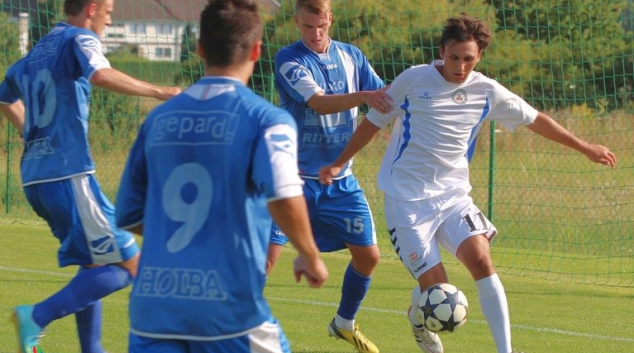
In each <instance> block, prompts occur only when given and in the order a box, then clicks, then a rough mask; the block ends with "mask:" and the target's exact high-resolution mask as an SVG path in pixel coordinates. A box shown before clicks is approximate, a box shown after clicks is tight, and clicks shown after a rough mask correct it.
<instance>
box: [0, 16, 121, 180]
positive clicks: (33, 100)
mask: <svg viewBox="0 0 634 353" xmlns="http://www.w3.org/2000/svg"><path fill="white" fill-rule="evenodd" d="M103 68H110V63H109V62H108V60H107V59H106V58H105V57H104V56H103V53H102V51H101V42H100V41H99V37H97V35H96V34H95V33H94V32H92V31H89V30H87V29H83V28H78V27H74V26H71V25H69V24H66V23H59V24H57V25H56V26H55V27H54V28H53V30H52V31H51V32H50V33H49V34H48V35H46V36H45V37H44V38H42V39H41V40H40V41H39V42H38V43H37V45H35V46H34V47H33V49H32V50H31V51H30V52H29V54H28V55H27V56H26V57H24V58H22V59H21V60H19V61H18V62H17V63H16V64H15V65H13V66H12V67H11V68H10V69H9V70H8V72H7V74H6V78H5V80H4V82H3V83H2V85H0V103H5V104H10V103H14V102H16V101H17V100H18V99H22V100H23V102H24V105H25V108H26V117H25V120H24V131H23V133H24V152H23V155H22V164H21V169H22V173H21V174H22V183H23V184H24V185H29V184H33V183H37V182H46V181H53V180H60V179H65V178H68V177H71V176H73V175H78V174H82V173H92V172H94V169H95V165H94V162H93V159H92V156H91V154H90V148H89V147H88V108H89V101H90V88H91V85H90V82H89V81H90V78H91V77H92V75H93V74H94V73H95V72H96V71H97V70H100V69H103ZM122 118H126V117H122Z"/></svg>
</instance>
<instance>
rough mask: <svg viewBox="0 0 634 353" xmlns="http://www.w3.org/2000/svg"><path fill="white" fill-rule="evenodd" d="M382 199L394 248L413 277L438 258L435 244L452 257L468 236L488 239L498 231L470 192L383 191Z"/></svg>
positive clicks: (436, 261) (438, 253) (439, 260)
mask: <svg viewBox="0 0 634 353" xmlns="http://www.w3.org/2000/svg"><path fill="white" fill-rule="evenodd" d="M384 202H385V219H386V222H387V228H388V231H389V233H390V239H391V241H392V244H393V245H394V250H396V254H397V255H398V256H399V258H400V259H401V262H403V265H405V267H406V268H407V269H408V270H409V271H410V273H411V274H412V276H413V277H414V278H416V279H418V277H420V276H421V275H422V274H423V273H425V272H426V271H427V270H429V269H430V268H432V267H434V266H436V265H438V264H439V263H440V262H441V258H440V249H439V248H438V245H440V246H442V247H443V248H444V249H445V250H447V251H448V252H449V253H450V254H452V255H453V256H454V257H455V256H456V251H458V247H459V246H460V244H462V242H463V241H465V240H467V239H468V238H470V237H472V236H474V235H480V234H483V235H485V236H486V237H487V238H488V239H489V241H491V240H493V237H495V235H496V233H497V230H496V229H495V226H494V225H493V224H491V222H490V221H489V220H488V219H487V218H486V217H485V216H484V214H483V213H482V212H481V211H480V209H478V207H477V206H476V205H475V204H474V203H473V199H471V197H469V195H465V194H461V195H459V196H455V195H441V196H439V197H436V198H432V199H426V200H420V201H402V200H397V199H394V198H391V197H390V196H388V195H385V201H384Z"/></svg>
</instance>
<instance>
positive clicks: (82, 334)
mask: <svg viewBox="0 0 634 353" xmlns="http://www.w3.org/2000/svg"><path fill="white" fill-rule="evenodd" d="M86 271H88V269H87V268H84V267H82V266H79V271H77V274H80V273H82V272H86ZM75 322H76V323H77V334H78V335H79V346H80V347H81V352H82V353H103V347H102V346H101V300H97V301H96V302H94V303H93V304H92V305H89V306H87V307H86V308H85V309H83V310H79V311H78V312H76V313H75Z"/></svg>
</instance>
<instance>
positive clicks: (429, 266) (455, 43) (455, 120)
mask: <svg viewBox="0 0 634 353" xmlns="http://www.w3.org/2000/svg"><path fill="white" fill-rule="evenodd" d="M490 39H491V33H490V30H489V28H488V27H487V25H486V23H485V22H483V21H481V20H478V19H476V18H472V17H469V16H467V15H465V14H463V15H462V16H460V17H457V18H451V19H448V20H447V23H446V25H445V27H444V29H443V32H442V36H441V41H440V58H441V59H442V60H436V61H434V62H432V63H431V64H429V65H420V66H414V67H412V68H410V69H408V70H406V71H404V72H403V73H401V74H400V75H398V77H397V78H396V79H395V80H394V81H393V82H392V84H391V85H390V88H389V89H388V91H387V93H388V94H389V95H390V96H391V97H392V98H393V99H394V106H395V107H398V108H395V109H394V110H393V111H391V112H389V113H387V114H384V113H381V112H379V111H376V110H373V111H370V112H369V114H368V116H367V119H366V120H364V121H363V122H362V123H361V124H360V126H359V128H358V129H357V131H356V132H355V134H354V136H353V137H352V139H351V140H350V143H349V144H348V146H347V147H346V149H345V150H344V151H343V152H342V154H341V155H340V156H339V158H337V160H336V161H335V162H334V163H333V164H332V165H330V166H327V167H325V168H323V169H322V170H321V171H320V180H321V181H322V182H323V183H325V184H329V183H330V182H331V181H332V178H333V177H335V176H337V175H339V172H340V170H342V169H343V168H345V165H346V163H347V161H348V160H349V159H350V158H352V156H353V155H354V154H355V153H356V152H358V151H359V150H360V149H361V148H363V146H365V145H366V144H367V143H368V142H369V141H370V140H371V139H372V137H373V136H375V134H376V133H377V132H378V131H379V129H381V128H383V127H386V126H387V125H388V124H389V123H390V122H391V121H393V120H395V119H396V122H395V124H394V128H393V132H392V137H391V140H390V143H389V146H388V148H387V151H386V152H385V155H384V157H383V162H382V164H381V168H380V170H379V174H378V183H379V188H380V189H381V190H383V192H384V197H385V205H384V207H385V217H386V221H387V222H386V223H387V226H388V231H389V233H390V238H391V240H392V243H393V244H394V248H395V249H396V252H397V253H398V255H399V257H400V259H401V261H402V262H403V264H404V265H405V267H406V268H407V269H408V270H409V271H410V273H411V274H412V276H413V277H414V278H415V279H416V280H417V282H418V283H417V286H416V287H415V288H414V290H413V293H412V302H411V305H412V306H415V305H417V303H418V298H419V296H420V293H421V290H422V289H425V288H427V287H429V286H431V285H433V284H435V283H439V282H448V278H447V273H446V272H445V269H444V267H443V265H442V262H441V258H440V251H439V249H438V245H437V244H440V245H441V246H443V247H444V248H445V249H446V250H447V251H448V252H449V253H450V254H452V255H453V256H455V257H456V258H457V259H458V260H460V261H461V262H462V263H463V264H464V265H465V267H466V268H467V269H468V270H469V272H470V273H471V275H472V277H473V279H474V280H475V284H476V287H477V289H478V298H479V301H480V305H481V308H482V311H483V313H484V316H485V318H486V320H487V323H488V324H489V328H490V330H491V333H492V334H493V339H494V341H495V344H496V347H497V352H498V353H509V352H512V348H511V330H510V323H509V314H508V306H507V300H506V294H505V292H504V288H503V286H502V283H501V282H500V279H499V278H498V275H497V274H496V271H495V268H494V266H493V262H492V260H491V255H490V247H489V245H490V242H491V240H492V239H493V237H494V236H495V234H496V229H495V227H494V226H493V225H492V224H491V223H490V222H489V221H488V220H487V219H486V217H485V216H484V215H483V214H482V212H481V211H480V210H479V209H478V208H477V207H476V206H475V205H474V203H473V200H472V199H471V198H470V197H469V192H470V190H471V185H470V183H469V163H468V156H467V155H468V150H469V147H470V145H471V144H472V143H473V142H474V141H475V137H476V135H477V134H478V132H479V130H480V127H481V126H482V124H483V123H484V122H485V121H487V120H494V121H498V122H500V123H502V124H503V125H504V126H506V127H508V128H510V129H515V128H516V127H518V126H527V127H528V128H529V129H530V130H531V131H533V132H535V133H537V134H539V135H542V136H544V137H546V138H548V139H550V140H553V141H555V142H557V143H560V144H562V145H565V146H568V147H570V148H573V149H575V150H577V151H579V152H581V153H583V154H584V155H585V156H586V157H587V158H588V159H590V160H591V161H592V162H596V163H601V164H604V165H607V166H611V167H613V166H614V165H615V163H616V158H615V156H614V154H613V153H612V152H610V150H609V149H608V148H606V147H604V146H601V145H596V144H591V143H588V142H586V141H584V140H582V139H580V138H578V137H576V136H574V135H573V134H572V133H570V132H569V131H567V130H566V129H565V128H563V127H562V126H560V125H559V124H558V123H557V122H555V121H554V120H553V119H552V118H551V117H549V116H548V115H546V114H544V113H542V112H539V111H537V110H535V109H534V108H533V107H531V106H530V105H528V104H527V103H526V102H525V101H524V100H522V99H521V98H520V97H518V96H517V95H515V94H514V93H512V92H510V91H509V90H508V89H506V88H504V87H503V86H501V85H500V84H498V83H497V82H496V81H494V80H492V79H490V78H487V77H485V76H484V75H482V74H480V73H478V72H475V71H474V68H475V66H476V64H477V63H478V61H479V60H480V58H481V56H482V52H483V51H484V50H485V48H486V47H487V46H488V45H489V43H490ZM410 309H411V306H410ZM409 313H410V314H409V320H410V323H411V325H412V328H413V332H414V336H415V338H416V342H417V343H418V346H419V347H420V348H421V350H423V351H424V352H428V353H442V352H443V347H442V343H441V341H440V339H439V337H438V335H436V334H434V333H431V332H429V331H428V330H426V329H425V328H424V327H423V325H422V324H421V323H420V322H419V321H418V319H417V318H416V317H415V315H414V314H413V311H412V310H410V312H409Z"/></svg>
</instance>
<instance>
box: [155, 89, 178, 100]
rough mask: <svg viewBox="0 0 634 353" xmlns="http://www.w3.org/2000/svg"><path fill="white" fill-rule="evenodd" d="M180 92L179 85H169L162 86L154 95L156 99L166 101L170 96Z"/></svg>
mask: <svg viewBox="0 0 634 353" xmlns="http://www.w3.org/2000/svg"><path fill="white" fill-rule="evenodd" d="M180 93H181V89H180V87H169V86H164V87H161V88H160V89H159V91H158V93H157V95H156V99H159V100H162V101H166V100H168V99H170V98H172V97H174V96H175V95H178V94H180Z"/></svg>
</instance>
